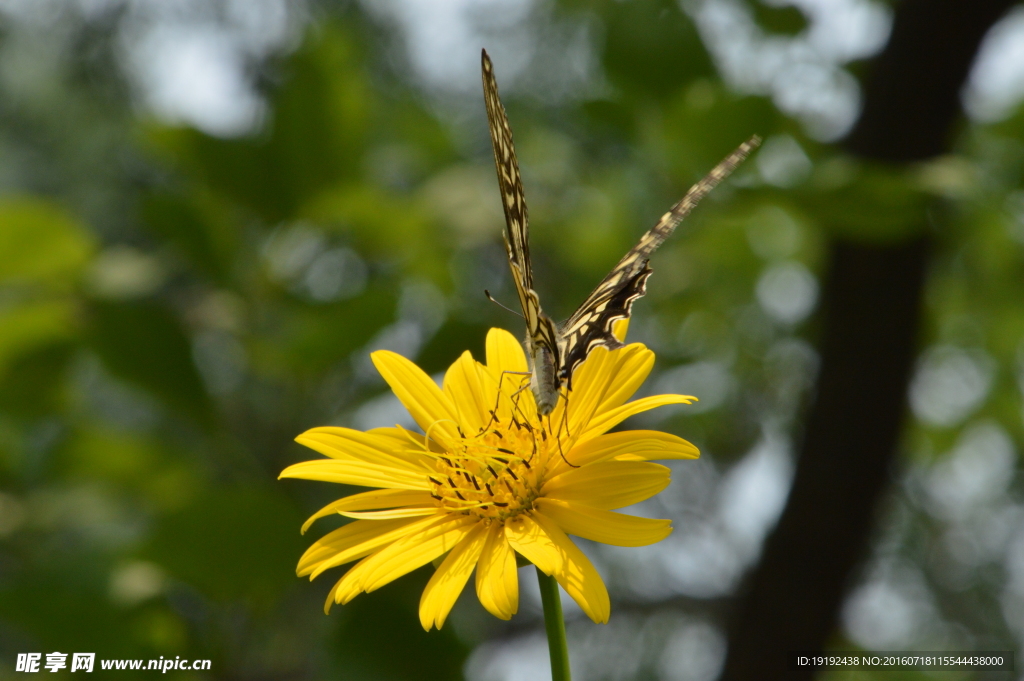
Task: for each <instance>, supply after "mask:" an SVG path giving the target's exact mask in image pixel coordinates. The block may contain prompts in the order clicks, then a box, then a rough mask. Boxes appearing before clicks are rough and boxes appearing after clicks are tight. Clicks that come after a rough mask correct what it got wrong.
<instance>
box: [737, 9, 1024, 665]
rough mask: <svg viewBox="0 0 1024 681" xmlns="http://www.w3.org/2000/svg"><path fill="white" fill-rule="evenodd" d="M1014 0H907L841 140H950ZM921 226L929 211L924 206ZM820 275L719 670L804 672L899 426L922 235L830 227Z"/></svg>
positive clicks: (930, 147)
mask: <svg viewBox="0 0 1024 681" xmlns="http://www.w3.org/2000/svg"><path fill="white" fill-rule="evenodd" d="M1013 4H1014V3H1013V2H1009V1H1008V0H974V1H973V2H971V1H967V0H904V2H902V3H901V4H899V5H898V7H897V9H896V16H895V23H894V25H893V31H892V35H891V37H890V39H889V43H888V45H887V46H886V48H885V50H884V51H883V52H882V54H880V55H879V56H878V58H877V59H876V60H875V63H874V64H873V68H872V70H871V74H870V77H869V79H868V81H867V83H866V85H865V90H864V109H863V111H862V113H861V116H860V119H859V120H858V122H857V125H856V126H855V127H854V130H853V131H852V132H851V134H850V135H849V137H848V138H847V140H846V141H845V147H846V149H847V151H848V152H850V153H852V154H854V155H856V156H859V157H861V158H864V159H870V160H873V161H880V162H887V163H891V164H905V163H911V162H915V161H921V160H925V159H928V158H931V157H934V156H937V155H939V154H942V153H944V152H946V151H947V150H948V149H949V144H950V140H951V138H952V137H953V133H954V127H955V124H956V123H957V122H958V121H959V118H960V114H961V110H960V100H959V93H960V90H961V88H962V87H963V84H964V81H965V80H966V78H967V74H968V72H969V70H970V67H971V64H972V62H973V59H974V55H975V53H976V52H977V49H978V46H979V44H980V43H981V40H982V38H983V37H984V35H985V33H986V31H987V30H988V29H989V27H990V26H991V25H992V24H993V23H994V22H995V21H996V20H997V19H998V18H999V17H1000V16H1002V14H1003V13H1004V12H1005V11H1006V10H1007V9H1008V8H1009V7H1011V6H1012V5H1013ZM920 220H921V222H922V225H921V226H922V229H921V230H919V231H918V232H917V233H918V234H922V233H926V232H927V230H926V229H924V226H925V221H926V216H925V215H924V214H922V215H921V216H920ZM830 251H831V256H830V261H829V267H828V272H827V275H826V281H825V284H824V295H823V303H824V305H823V310H824V315H825V316H824V330H823V337H822V341H821V348H820V352H821V372H820V375H819V379H818V385H817V387H816V393H815V394H816V398H815V400H814V403H813V405H812V407H811V410H810V413H809V415H808V419H807V427H806V431H805V434H804V440H803V445H802V447H801V449H800V453H799V459H798V462H797V470H796V476H795V478H794V481H793V488H792V490H791V492H790V495H789V500H788V502H787V505H786V508H785V510H784V511H783V514H782V517H781V518H780V520H779V524H778V526H777V527H776V529H775V531H774V532H773V533H772V534H771V535H770V536H769V537H768V539H767V541H766V543H765V547H764V553H763V557H762V559H761V561H760V563H759V565H758V567H757V568H756V570H755V571H754V573H753V574H752V576H751V578H750V579H749V581H748V584H747V588H746V590H745V595H744V597H743V599H742V601H741V603H740V604H739V606H738V608H737V610H736V612H735V615H734V617H735V618H734V620H733V622H732V626H731V628H730V632H729V634H730V636H729V652H728V655H727V658H726V662H725V668H724V670H723V673H722V677H721V680H722V681H747V680H750V681H753V680H755V679H756V680H758V681H760V680H761V679H766V678H791V679H811V678H813V676H814V675H815V673H816V672H815V670H813V669H809V668H803V669H801V670H799V671H797V670H793V669H790V668H789V666H788V663H787V657H786V654H787V653H788V652H790V651H797V650H806V651H820V650H822V649H823V647H824V645H825V642H826V640H827V639H828V638H829V637H830V636H831V635H832V632H833V630H834V627H835V625H836V621H837V616H838V612H839V609H840V607H841V605H842V600H843V596H844V594H845V592H846V588H847V587H848V579H849V576H850V574H851V572H852V571H853V570H854V568H855V567H856V566H857V563H858V561H859V560H860V559H861V557H862V556H863V555H864V553H865V550H866V548H867V545H868V539H869V536H870V534H871V529H872V526H873V520H874V514H875V506H876V503H877V501H878V498H879V496H880V494H881V492H882V491H883V489H884V487H885V484H886V480H887V477H888V474H889V471H890V469H891V467H892V462H893V459H894V456H895V453H896V447H897V443H898V440H899V435H900V426H901V423H902V420H903V416H904V409H905V399H906V397H905V396H906V393H907V383H908V381H909V378H910V371H911V367H912V365H913V360H914V356H915V349H916V341H917V336H918V328H919V320H920V307H921V293H922V289H923V287H924V278H925V272H926V269H927V254H928V243H927V238H926V237H916V238H914V239H912V240H910V241H905V242H903V243H898V244H891V245H878V246H871V245H865V244H863V243H853V242H847V241H841V240H837V241H835V242H833V243H832V244H831V247H830Z"/></svg>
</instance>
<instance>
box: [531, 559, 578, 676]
mask: <svg viewBox="0 0 1024 681" xmlns="http://www.w3.org/2000/svg"><path fill="white" fill-rule="evenodd" d="M537 581H539V582H540V600H541V603H543V604H544V629H546V630H547V633H548V651H549V652H550V653H551V681H571V679H570V675H569V645H568V643H567V642H566V640H565V618H564V617H562V600H561V597H560V596H559V594H558V582H557V581H556V580H555V578H554V577H548V576H547V575H546V574H544V573H543V572H541V571H540V568H537Z"/></svg>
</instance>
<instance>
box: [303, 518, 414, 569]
mask: <svg viewBox="0 0 1024 681" xmlns="http://www.w3.org/2000/svg"><path fill="white" fill-rule="evenodd" d="M425 522H426V521H424V520H416V519H414V518H397V519H394V520H357V521H355V522H354V523H349V524H348V525H345V526H344V527H339V528H338V529H336V530H334V531H333V532H328V533H327V534H326V535H324V536H323V537H321V538H320V539H319V540H317V541H316V542H314V543H313V545H312V546H310V547H309V548H308V549H306V552H305V553H304V554H302V558H300V559H299V565H298V567H297V568H296V572H297V574H298V575H299V577H304V576H306V575H312V576H311V577H310V579H313V578H314V577H316V576H317V575H318V574H320V573H321V572H323V571H324V570H327V569H328V568H332V567H334V566H336V565H344V564H345V563H350V562H352V561H353V560H357V559H359V558H362V557H363V556H368V555H370V554H371V553H373V552H374V551H376V550H377V549H379V548H380V547H381V546H384V545H386V544H390V543H391V542H393V541H395V540H397V539H400V538H402V537H403V536H405V535H406V534H409V533H410V532H415V531H416V530H417V528H418V527H419V526H422V525H423V524H425ZM314 573H315V574H314Z"/></svg>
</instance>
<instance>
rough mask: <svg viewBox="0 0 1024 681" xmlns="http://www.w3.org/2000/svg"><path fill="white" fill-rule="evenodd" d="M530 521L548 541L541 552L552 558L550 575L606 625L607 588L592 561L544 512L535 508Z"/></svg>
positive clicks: (591, 615) (591, 614)
mask: <svg viewBox="0 0 1024 681" xmlns="http://www.w3.org/2000/svg"><path fill="white" fill-rule="evenodd" d="M520 517H522V516H520ZM532 521H533V522H534V523H535V524H536V525H537V526H538V527H539V528H540V534H541V535H545V536H546V537H547V539H548V541H549V542H550V544H548V546H547V547H545V549H544V551H545V553H549V554H551V555H552V557H553V561H552V562H553V563H554V570H553V572H552V574H553V575H554V577H555V579H557V580H558V583H559V585H561V587H562V588H563V589H565V593H567V594H569V596H571V597H572V599H573V600H574V601H576V603H577V604H578V605H579V606H580V608H581V609H582V610H583V612H585V613H587V616H588V617H590V619H592V620H594V621H595V622H596V623H598V624H607V623H608V617H609V615H610V614H611V601H610V600H609V598H608V589H607V588H605V585H604V581H603V580H602V579H601V575H599V574H598V573H597V570H595V569H594V566H593V564H592V563H591V562H590V560H589V559H588V558H587V557H586V556H585V555H583V552H582V551H580V549H579V547H578V546H576V545H575V544H573V543H572V540H571V539H569V538H568V537H567V536H565V532H563V531H562V530H561V529H560V528H559V527H558V525H557V524H556V523H554V522H553V521H551V520H550V519H549V518H548V517H547V516H545V515H544V514H543V513H539V512H536V511H535V512H534V513H533V516H532ZM517 550H518V549H517ZM527 557H529V556H527Z"/></svg>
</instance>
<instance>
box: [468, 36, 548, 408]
mask: <svg viewBox="0 0 1024 681" xmlns="http://www.w3.org/2000/svg"><path fill="white" fill-rule="evenodd" d="M481 72H482V77H483V84H484V103H485V104H486V106H487V122H488V124H489V127H490V132H491V145H492V146H493V147H494V166H495V169H496V170H497V173H498V188H499V190H500V191H501V204H502V206H503V207H504V209H505V250H506V251H507V252H508V261H509V268H510V269H511V271H512V279H513V280H514V282H515V285H516V293H517V294H518V295H519V303H520V304H521V305H522V307H523V317H525V319H526V334H527V341H528V343H529V345H530V348H529V349H530V354H531V359H532V358H533V356H534V355H535V354H536V353H538V352H543V351H546V352H548V353H550V356H551V361H553V362H554V366H555V368H556V370H557V369H558V367H560V366H561V363H560V362H559V359H558V357H559V355H558V333H557V330H556V327H555V324H554V322H552V321H551V319H550V318H549V317H547V315H545V314H544V312H543V311H542V310H541V308H540V300H539V299H538V297H537V294H536V293H535V292H534V290H533V268H532V265H531V263H530V243H529V219H528V215H527V211H526V199H525V197H524V196H523V182H522V180H521V179H520V176H519V163H518V161H517V160H516V150H515V147H514V146H513V144H512V127H511V126H510V125H509V123H508V117H507V116H506V115H505V107H504V106H502V105H501V99H500V97H499V96H498V83H497V81H496V80H495V78H494V67H493V65H492V64H491V60H490V57H488V56H487V52H486V51H482V52H481ZM543 387H544V388H546V389H547V392H548V393H551V392H557V386H543Z"/></svg>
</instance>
